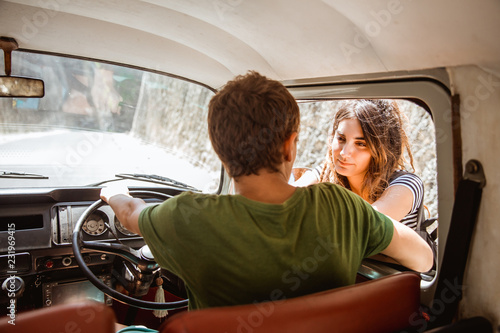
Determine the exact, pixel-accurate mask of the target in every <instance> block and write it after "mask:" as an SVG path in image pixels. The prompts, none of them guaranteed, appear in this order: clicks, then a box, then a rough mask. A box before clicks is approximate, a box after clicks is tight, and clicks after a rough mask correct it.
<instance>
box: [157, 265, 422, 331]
mask: <svg viewBox="0 0 500 333" xmlns="http://www.w3.org/2000/svg"><path fill="white" fill-rule="evenodd" d="M419 307H420V276H419V275H418V274H416V273H411V272H405V273H398V274H395V275H390V276H387V277H383V278H380V279H377V280H371V281H367V282H362V283H359V284H356V285H352V286H348V287H343V288H338V289H333V290H328V291H324V292H320V293H316V294H311V295H306V296H301V297H297V298H291V299H287V300H279V301H274V302H265V303H259V304H248V305H239V306H231V307H220V308H210V309H203V310H195V311H190V312H185V313H180V314H176V315H174V316H172V318H170V319H169V320H167V321H166V322H165V325H164V326H163V327H162V328H161V333H197V332H204V333H212V332H213V333H215V332H252V333H271V332H272V333H275V332H297V333H302V332H303V333H310V332H315V333H321V332H325V333H326V332H328V333H330V332H384V333H387V332H394V331H398V330H401V329H404V328H406V327H409V326H410V323H411V322H412V321H413V322H415V320H416V319H419V318H420V312H419Z"/></svg>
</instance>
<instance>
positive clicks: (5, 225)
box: [0, 187, 178, 315]
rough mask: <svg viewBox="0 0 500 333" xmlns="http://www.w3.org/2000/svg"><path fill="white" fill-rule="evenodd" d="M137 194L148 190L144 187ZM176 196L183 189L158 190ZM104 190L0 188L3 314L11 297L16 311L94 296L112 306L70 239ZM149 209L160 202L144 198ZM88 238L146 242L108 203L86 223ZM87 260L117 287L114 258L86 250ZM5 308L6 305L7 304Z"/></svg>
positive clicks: (0, 296) (136, 244)
mask: <svg viewBox="0 0 500 333" xmlns="http://www.w3.org/2000/svg"><path fill="white" fill-rule="evenodd" d="M138 190H147V188H141V189H138ZM154 191H156V192H161V193H164V194H169V195H175V194H178V190H175V189H171V188H165V189H163V188H157V187H155V188H154ZM99 193H100V188H98V187H96V188H60V189H57V188H56V189H29V190H27V189H2V190H0V285H2V291H0V304H1V305H2V306H1V309H0V314H1V315H3V314H7V311H9V309H8V304H9V303H10V302H11V299H13V298H15V299H16V309H17V311H24V310H29V309H34V308H40V307H47V306H52V305H54V304H59V303H64V302H69V301H74V300H75V299H80V298H91V299H94V300H97V301H101V302H105V303H107V304H109V305H111V303H112V299H110V298H109V297H108V296H106V295H104V294H103V293H102V292H101V291H100V290H98V289H97V288H96V287H94V286H93V285H92V284H91V283H90V282H89V281H88V280H87V279H86V278H85V276H84V275H83V273H82V271H81V269H80V268H79V266H78V265H77V263H76V261H75V258H74V255H73V250H72V247H71V239H72V234H73V229H74V227H75V225H76V223H77V221H78V220H79V218H80V216H82V214H83V213H84V212H85V211H86V209H87V208H88V207H89V206H90V205H91V204H92V203H94V202H95V201H96V200H98V199H99ZM145 200H146V202H147V203H148V204H150V205H153V204H155V203H158V202H160V201H159V200H158V199H145ZM82 229H83V240H92V241H100V242H117V243H122V244H124V245H127V246H130V247H132V248H136V249H137V248H139V247H141V246H143V245H144V241H143V240H142V238H141V237H140V236H139V235H136V234H134V233H132V232H130V231H128V230H126V229H125V228H124V227H123V226H122V225H121V223H120V221H119V220H118V219H117V218H116V216H115V215H114V212H113V210H112V209H111V208H110V207H109V206H107V205H105V206H102V207H100V208H98V210H96V211H95V212H94V213H93V214H91V215H90V216H89V217H88V218H87V219H86V221H85V222H84V225H83V228H82ZM82 254H83V258H84V261H85V262H86V264H87V266H88V267H89V268H90V269H91V270H92V272H93V273H94V274H95V275H96V276H98V277H99V278H100V279H101V280H102V281H103V282H104V283H106V284H107V285H109V286H112V285H113V283H114V278H113V269H115V267H114V262H115V255H113V254H108V253H102V252H95V251H87V250H83V251H82ZM4 305H5V306H4Z"/></svg>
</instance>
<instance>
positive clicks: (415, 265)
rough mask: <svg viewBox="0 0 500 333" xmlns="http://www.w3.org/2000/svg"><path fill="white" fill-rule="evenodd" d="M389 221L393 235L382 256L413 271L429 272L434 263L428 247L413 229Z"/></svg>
mask: <svg viewBox="0 0 500 333" xmlns="http://www.w3.org/2000/svg"><path fill="white" fill-rule="evenodd" d="M391 221H392V224H393V225H394V234H393V236H392V240H391V242H390V244H389V245H388V246H387V248H385V250H383V251H382V254H385V255H387V256H389V257H391V258H393V259H394V260H396V261H397V262H398V263H399V264H401V265H403V266H405V267H408V268H410V269H412V270H414V271H417V272H427V271H429V270H430V269H431V268H432V265H433V263H434V258H433V254H432V250H431V248H430V247H429V245H428V244H427V243H426V242H425V241H424V240H423V239H422V237H420V236H419V235H418V234H417V233H416V232H415V231H414V230H413V229H411V228H409V227H407V226H406V225H404V224H403V223H401V222H398V221H396V220H394V219H391Z"/></svg>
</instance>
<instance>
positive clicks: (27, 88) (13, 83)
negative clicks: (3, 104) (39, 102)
mask: <svg viewBox="0 0 500 333" xmlns="http://www.w3.org/2000/svg"><path fill="white" fill-rule="evenodd" d="M18 47H19V45H18V44H17V42H16V40H15V39H14V38H11V37H3V36H2V37H0V49H2V50H3V54H4V66H5V74H6V76H0V97H38V98H41V97H43V96H44V95H45V86H44V83H43V81H42V80H40V79H30V78H27V77H18V76H10V72H11V66H12V59H11V57H12V51H13V50H16V49H17V48H18Z"/></svg>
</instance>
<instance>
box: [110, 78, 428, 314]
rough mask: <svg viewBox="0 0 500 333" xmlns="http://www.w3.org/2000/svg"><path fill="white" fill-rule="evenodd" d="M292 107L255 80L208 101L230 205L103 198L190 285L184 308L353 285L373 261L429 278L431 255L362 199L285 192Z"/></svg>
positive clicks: (293, 148)
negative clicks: (388, 261)
mask: <svg viewBox="0 0 500 333" xmlns="http://www.w3.org/2000/svg"><path fill="white" fill-rule="evenodd" d="M299 121H300V115H299V108H298V106H297V103H296V101H295V99H294V98H293V97H292V96H291V94H290V93H289V92H288V90H287V89H286V88H285V87H284V86H283V85H282V84H281V83H279V82H277V81H274V80H270V79H267V78H266V77H264V76H261V75H259V74H258V73H256V72H249V73H248V74H247V75H244V76H238V77H236V78H235V79H234V80H232V81H230V82H228V83H227V84H226V85H225V86H224V87H223V88H222V89H221V90H220V91H219V92H218V93H217V94H216V95H215V96H214V97H213V98H212V100H211V101H210V105H209V113H208V127H209V134H210V140H211V142H212V145H213V147H214V150H215V152H216V153H217V154H218V156H219V158H220V159H221V161H222V163H223V164H224V167H225V169H226V171H227V172H228V174H229V175H230V176H231V177H232V178H233V180H234V192H235V194H232V195H213V194H200V193H191V192H186V193H183V194H180V195H178V196H176V197H174V198H171V199H168V200H167V201H165V202H163V203H162V204H159V205H155V206H147V205H146V203H145V202H144V201H143V200H141V199H137V198H132V197H130V196H129V195H128V192H126V190H124V191H121V192H120V191H118V192H117V191H116V190H114V189H112V188H104V189H103V190H102V192H101V197H102V199H103V200H105V201H106V202H108V203H109V205H110V206H111V207H112V208H113V210H114V211H115V213H116V216H117V217H118V219H119V220H120V221H121V223H122V224H123V225H124V226H125V227H126V228H127V229H129V230H130V231H133V232H136V233H138V234H140V235H142V236H143V237H144V240H145V242H146V244H148V245H149V247H150V249H151V252H152V253H153V255H154V257H155V259H156V261H157V262H158V264H160V266H162V267H163V268H165V269H167V270H169V271H171V272H173V273H175V274H176V275H178V276H179V277H180V278H181V279H182V280H183V281H184V282H185V285H186V290H187V293H188V297H189V307H190V309H200V308H206V307H213V306H225V305H236V304H246V303H254V302H262V301H268V300H271V301H274V300H278V299H283V298H290V297H296V296H301V295H304V294H309V293H313V292H318V291H322V290H326V289H331V288H335V287H340V286H345V285H349V284H353V283H354V281H355V277H356V272H357V270H358V268H359V266H360V263H361V261H362V260H363V259H364V258H366V257H369V256H372V255H374V254H377V253H382V254H385V255H387V256H389V257H391V258H393V259H394V260H396V261H397V262H398V263H400V264H401V265H404V266H406V267H408V268H410V269H413V270H416V271H422V272H424V271H427V270H429V269H430V268H431V266H432V263H433V261H432V260H433V258H432V251H431V249H430V248H429V247H428V245H427V244H426V243H425V242H424V241H423V240H422V238H420V236H418V235H417V234H416V233H415V232H414V231H413V230H411V229H409V228H408V227H406V226H405V225H403V224H402V223H398V222H396V221H393V220H391V219H389V218H388V217H386V216H385V215H383V214H381V213H378V212H377V211H375V210H374V209H373V208H372V207H371V206H370V205H369V204H368V203H366V202H365V201H364V200H362V199H361V198H360V197H359V196H357V195H355V194H353V193H352V192H350V191H348V190H345V189H343V188H341V187H339V186H337V185H334V184H329V183H322V184H317V185H312V186H309V187H303V188H297V187H294V186H291V185H289V184H288V180H289V178H290V174H291V171H292V166H293V163H294V161H295V157H296V152H297V140H298V131H299Z"/></svg>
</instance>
